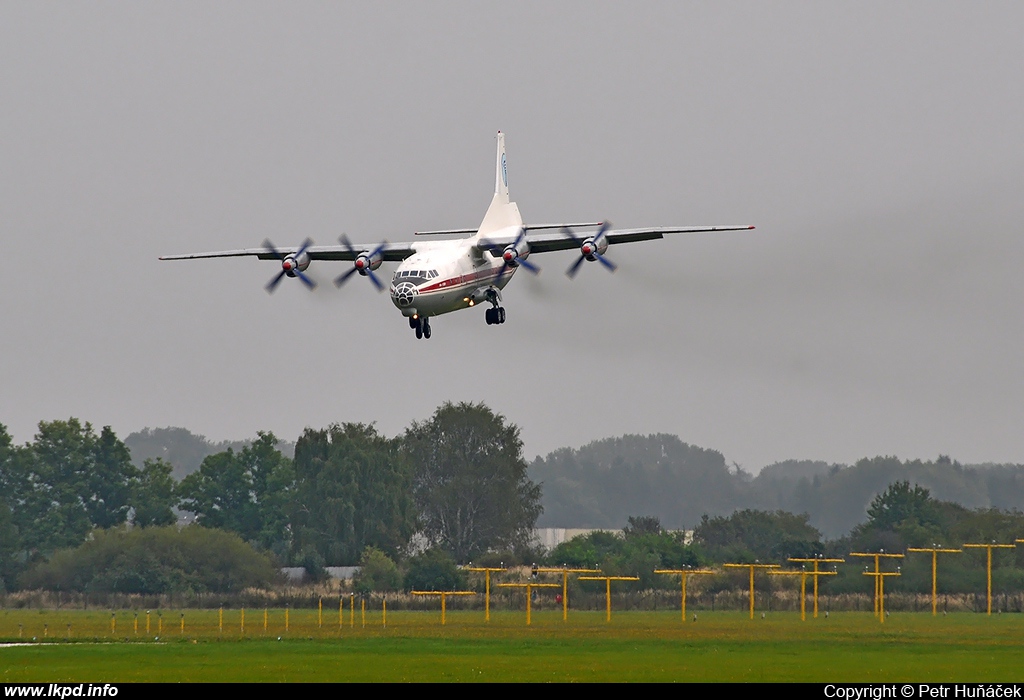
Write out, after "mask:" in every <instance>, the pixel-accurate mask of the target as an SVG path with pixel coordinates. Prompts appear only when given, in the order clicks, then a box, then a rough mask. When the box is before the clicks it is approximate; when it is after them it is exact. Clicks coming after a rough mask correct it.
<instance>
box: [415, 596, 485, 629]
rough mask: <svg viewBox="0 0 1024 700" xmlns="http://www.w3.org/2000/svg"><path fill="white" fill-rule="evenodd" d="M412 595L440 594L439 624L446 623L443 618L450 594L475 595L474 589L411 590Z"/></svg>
mask: <svg viewBox="0 0 1024 700" xmlns="http://www.w3.org/2000/svg"><path fill="white" fill-rule="evenodd" d="M411 593H412V594H413V595H423V596H427V595H439V596H441V624H442V625H444V624H447V621H446V620H445V612H446V604H445V601H447V599H448V596H450V595H476V594H477V593H476V591H411Z"/></svg>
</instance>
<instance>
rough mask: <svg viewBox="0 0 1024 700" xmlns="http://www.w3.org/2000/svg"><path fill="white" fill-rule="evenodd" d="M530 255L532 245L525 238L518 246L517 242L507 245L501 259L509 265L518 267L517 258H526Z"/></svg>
mask: <svg viewBox="0 0 1024 700" xmlns="http://www.w3.org/2000/svg"><path fill="white" fill-rule="evenodd" d="M528 257H530V246H529V244H527V242H526V241H525V240H524V241H521V242H520V243H519V247H516V246H515V244H513V245H510V246H506V247H505V250H503V251H502V253H501V259H502V260H504V261H505V264H506V265H508V266H509V267H517V266H518V265H519V263H518V262H517V261H516V258H519V259H520V260H526V259H527V258H528Z"/></svg>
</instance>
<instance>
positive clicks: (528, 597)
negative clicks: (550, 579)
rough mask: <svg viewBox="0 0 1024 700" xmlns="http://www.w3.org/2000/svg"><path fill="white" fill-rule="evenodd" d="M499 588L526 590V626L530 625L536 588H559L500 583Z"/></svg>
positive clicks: (534, 584) (545, 584)
mask: <svg viewBox="0 0 1024 700" xmlns="http://www.w3.org/2000/svg"><path fill="white" fill-rule="evenodd" d="M498 588H525V589H526V624H527V626H529V625H530V601H531V600H532V598H533V589H534V588H558V584H557V583H533V582H532V581H530V582H527V583H499V584H498Z"/></svg>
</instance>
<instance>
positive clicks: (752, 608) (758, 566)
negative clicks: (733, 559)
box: [723, 564, 782, 620]
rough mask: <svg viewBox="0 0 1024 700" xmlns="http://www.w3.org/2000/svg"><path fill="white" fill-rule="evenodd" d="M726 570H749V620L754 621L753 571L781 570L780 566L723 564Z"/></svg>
mask: <svg viewBox="0 0 1024 700" xmlns="http://www.w3.org/2000/svg"><path fill="white" fill-rule="evenodd" d="M723 566H724V567H725V568H727V569H750V619H751V620H753V619H754V569H781V568H782V564H723Z"/></svg>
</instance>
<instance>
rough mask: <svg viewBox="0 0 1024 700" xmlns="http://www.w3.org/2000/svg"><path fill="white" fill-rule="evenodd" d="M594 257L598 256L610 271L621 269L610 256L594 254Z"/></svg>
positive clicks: (598, 259)
mask: <svg viewBox="0 0 1024 700" xmlns="http://www.w3.org/2000/svg"><path fill="white" fill-rule="evenodd" d="M594 257H595V258H597V261H598V262H599V263H601V264H602V265H604V266H605V267H607V268H608V271H609V272H615V271H616V270H618V269H619V266H618V265H616V264H615V263H613V262H612V261H611V260H609V259H608V258H606V257H604V256H603V255H594Z"/></svg>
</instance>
